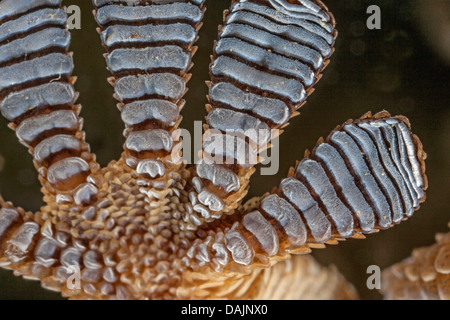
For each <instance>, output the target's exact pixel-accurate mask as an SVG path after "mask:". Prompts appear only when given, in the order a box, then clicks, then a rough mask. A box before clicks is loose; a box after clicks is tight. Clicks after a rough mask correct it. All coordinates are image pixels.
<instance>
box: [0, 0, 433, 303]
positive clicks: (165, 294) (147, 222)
mask: <svg viewBox="0 0 450 320" xmlns="http://www.w3.org/2000/svg"><path fill="white" fill-rule="evenodd" d="M318 3H320V2H318ZM322 6H323V5H322ZM321 71H322V70H320V72H321ZM317 78H320V75H319V74H318V75H317ZM312 90H313V89H312V88H309V90H308V93H311V92H312ZM293 115H296V114H293ZM372 117H373V118H374V119H378V118H384V117H390V115H389V114H387V113H380V114H376V115H374V116H372V115H371V114H367V115H365V116H364V117H363V119H370V118H372ZM398 119H401V120H402V121H405V122H406V123H407V120H406V119H405V118H403V117H398ZM415 147H416V150H417V157H418V159H419V161H420V163H421V165H422V167H421V171H422V172H421V173H422V174H423V175H424V172H425V168H424V159H425V153H424V152H423V150H422V146H421V144H420V141H419V140H418V138H415ZM125 157H126V154H124V155H123V156H122V158H121V159H120V160H119V161H113V162H111V163H110V164H109V165H108V166H107V167H106V168H103V169H100V170H98V171H97V170H93V171H94V172H95V178H92V179H94V180H95V181H94V183H95V185H96V187H97V188H98V190H99V191H98V194H97V196H96V199H95V201H93V202H92V203H91V204H79V205H77V204H75V203H73V202H72V203H67V204H64V203H61V201H59V200H58V199H57V195H56V192H53V190H52V188H49V187H48V184H47V183H46V181H44V179H42V178H41V182H42V183H43V185H44V188H43V189H42V191H43V194H44V201H45V202H46V203H47V205H45V206H44V207H42V208H41V210H40V211H39V212H37V213H35V214H34V215H33V214H32V213H28V212H24V211H23V210H21V209H16V210H17V212H18V213H19V218H17V219H16V220H14V222H13V223H12V224H11V225H10V226H8V229H7V231H6V232H5V233H4V234H2V237H1V238H0V266H2V267H4V268H8V269H12V270H13V271H14V273H15V274H16V275H21V276H24V277H26V278H30V279H36V280H40V281H41V283H42V286H43V287H45V288H48V289H50V290H55V291H60V292H61V293H62V295H63V296H65V297H70V298H73V299H109V298H119V299H176V298H182V299H200V298H202V299H204V298H230V299H238V298H239V299H249V298H269V297H270V298H283V299H298V298H319V299H320V298H340V299H347V298H349V299H350V298H355V297H356V294H355V293H354V291H353V289H352V288H351V286H350V285H348V284H346V282H345V281H344V280H343V279H342V278H341V277H340V276H339V275H337V274H336V272H335V271H334V270H333V269H332V270H330V271H328V270H325V269H322V268H321V267H320V266H318V265H316V264H315V263H314V262H313V261H312V260H308V259H307V258H298V257H296V258H295V259H293V260H289V259H290V258H291V254H304V253H309V252H310V251H311V248H322V247H324V246H325V245H324V244H323V243H317V242H316V241H314V239H311V238H309V239H308V241H307V243H306V244H304V245H302V246H301V247H299V248H295V249H293V250H290V249H289V248H286V247H287V243H286V242H287V241H286V239H281V238H280V242H283V243H282V245H281V248H280V251H279V252H277V254H275V255H273V256H271V257H268V256H267V255H266V254H264V253H262V252H261V250H260V248H257V251H258V250H259V251H258V252H257V253H258V256H257V259H255V261H253V263H251V264H250V265H246V266H243V265H242V264H239V263H236V262H234V261H233V260H231V261H229V262H228V263H225V264H223V265H221V266H220V265H218V264H217V263H215V261H212V262H211V263H210V261H209V260H210V257H211V255H213V256H214V254H215V255H216V256H215V258H220V259H221V258H223V257H219V252H223V251H219V250H227V249H224V248H225V243H224V239H223V233H224V232H226V231H227V230H229V229H230V228H232V225H233V223H234V222H236V221H239V220H240V219H241V218H242V217H243V216H244V215H245V214H246V213H249V212H250V211H251V210H253V209H254V208H256V207H257V206H258V202H259V199H257V200H256V201H250V202H248V203H246V204H244V205H242V204H241V202H242V199H243V197H244V196H245V194H246V193H247V189H248V183H249V178H250V175H251V174H252V173H253V170H252V169H251V170H249V171H247V172H240V180H242V182H243V183H242V185H243V186H244V187H243V188H241V189H240V190H239V191H238V192H236V194H234V195H233V198H230V199H232V200H233V201H231V200H229V201H228V202H229V206H227V207H226V208H225V209H224V210H223V211H224V212H223V213H224V214H225V213H226V214H227V216H226V217H225V218H223V219H219V220H218V221H213V222H211V223H208V224H204V225H202V226H201V227H200V228H198V229H197V228H193V227H192V225H191V223H190V221H189V219H188V218H189V214H190V213H191V212H192V200H191V199H190V198H189V193H191V192H194V193H195V190H194V187H193V185H192V178H193V174H192V170H189V169H187V168H186V167H185V165H184V164H181V163H175V164H174V165H173V166H170V167H169V168H168V170H167V172H166V173H165V174H164V175H163V176H162V177H159V178H155V179H150V178H146V177H143V176H142V175H140V174H138V173H137V172H136V171H135V170H134V169H132V168H130V167H129V166H127V165H126V164H125V160H124V159H125ZM95 169H97V168H95ZM292 173H293V171H292V170H291V171H290V175H292ZM424 178H425V180H426V177H425V176H424ZM425 189H426V186H425ZM69 193H70V191H69ZM421 200H422V201H423V200H424V199H421ZM0 208H1V209H12V208H14V207H13V206H12V205H11V204H10V203H5V202H4V201H3V200H0ZM25 222H35V223H36V224H37V226H38V229H39V230H38V232H37V233H35V234H33V239H32V241H31V242H30V244H29V245H28V246H27V247H26V248H23V247H22V248H21V247H19V246H18V242H17V241H14V236H15V235H16V234H17V232H18V231H20V230H21V227H22V226H23V223H25ZM379 229H380V228H379V227H378V226H375V229H374V230H373V231H372V232H375V231H378V230H379ZM350 237H353V238H358V239H361V238H364V235H363V234H362V232H361V230H358V229H357V228H355V230H354V232H353V233H352V234H351V236H350ZM43 240H45V241H48V242H49V243H51V244H52V251H49V252H45V254H43V253H42V252H41V251H40V250H39V249H40V247H39V245H40V244H41V243H42V241H43ZM340 240H343V238H342V237H341V236H339V235H338V234H335V233H333V235H332V237H331V239H330V240H328V241H327V242H326V243H327V244H335V243H337V242H338V241H340ZM252 241H254V239H253V240H252ZM228 256H230V254H229V253H228ZM199 257H200V259H199ZM202 257H207V258H203V261H207V262H208V263H204V262H202ZM70 266H79V268H80V271H81V288H79V289H73V290H72V289H70V288H69V287H68V286H67V280H68V279H70V276H71V273H70V271H69V269H68V268H69V267H70ZM268 267H272V268H270V269H269V268H268ZM281 275H286V277H283V278H282V279H281V280H280V276H281ZM319 275H320V276H319ZM302 277H305V278H307V279H311V277H318V278H319V279H322V280H323V281H313V283H312V284H311V285H313V286H315V289H313V288H310V289H309V292H308V293H311V292H317V295H303V294H300V292H297V293H298V295H294V294H295V292H291V291H290V292H289V293H292V295H290V294H289V293H288V294H287V295H282V294H281V293H280V292H279V291H277V284H280V283H282V284H283V286H286V288H289V287H290V286H293V287H298V285H299V283H300V282H302V281H303V279H302ZM324 286H326V289H324ZM262 287H265V288H266V289H267V291H266V292H265V293H266V294H267V295H262V293H264V292H263V291H264V290H260V289H259V288H262ZM338 289H342V291H340V290H338ZM323 292H326V293H328V296H324V295H322V294H323Z"/></svg>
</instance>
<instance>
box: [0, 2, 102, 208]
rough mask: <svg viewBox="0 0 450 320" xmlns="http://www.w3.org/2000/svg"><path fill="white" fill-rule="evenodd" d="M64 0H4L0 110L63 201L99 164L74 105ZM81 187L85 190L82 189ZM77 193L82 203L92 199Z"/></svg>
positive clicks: (49, 187) (86, 184)
mask: <svg viewBox="0 0 450 320" xmlns="http://www.w3.org/2000/svg"><path fill="white" fill-rule="evenodd" d="M60 5H61V1H60V0H39V1H9V0H5V1H2V2H1V14H0V74H1V77H0V99H1V100H0V111H1V113H2V114H3V116H4V117H5V118H6V119H8V120H9V121H11V124H10V126H11V128H13V129H14V130H16V134H17V136H18V138H19V140H20V141H21V142H22V143H23V144H24V145H26V146H27V147H28V148H29V151H30V153H31V154H32V155H33V157H34V160H35V165H36V167H37V168H38V170H39V172H40V179H41V181H46V182H45V183H44V185H45V187H46V189H47V190H48V191H49V192H51V193H53V194H58V195H59V199H62V200H63V201H66V202H71V201H74V199H73V198H71V196H69V193H70V191H73V190H74V189H75V188H78V187H79V188H81V189H85V188H89V189H91V190H92V193H91V194H90V196H93V198H95V197H94V196H95V193H96V188H97V187H96V186H95V185H94V184H92V183H90V182H87V181H88V180H90V181H93V180H95V179H90V178H89V176H90V175H91V174H95V172H96V171H97V170H98V166H97V165H96V163H95V157H94V156H93V155H92V154H91V153H90V152H89V146H88V145H87V144H86V143H85V142H84V133H83V132H82V131H81V128H82V120H81V119H80V118H79V117H78V114H79V112H80V106H76V105H75V101H76V99H77V95H78V94H77V93H76V92H75V90H74V87H73V84H74V82H75V78H73V77H71V74H72V70H73V59H72V55H71V54H70V53H68V51H67V50H68V47H69V44H70V33H69V32H68V30H67V28H66V21H67V16H66V13H65V12H64V10H63V9H61V8H60ZM81 189H80V190H81ZM93 198H92V199H91V198H90V197H89V198H84V197H81V198H80V197H77V199H76V200H75V201H76V202H77V203H78V204H80V203H82V202H89V201H91V200H93Z"/></svg>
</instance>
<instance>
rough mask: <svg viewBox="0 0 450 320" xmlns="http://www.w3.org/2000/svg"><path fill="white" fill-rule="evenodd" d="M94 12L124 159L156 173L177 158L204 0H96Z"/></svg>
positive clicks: (150, 174)
mask: <svg viewBox="0 0 450 320" xmlns="http://www.w3.org/2000/svg"><path fill="white" fill-rule="evenodd" d="M94 6H95V7H96V10H95V11H94V14H95V18H96V20H97V22H98V24H99V25H100V27H101V29H100V30H99V32H100V36H101V39H102V43H103V45H104V46H105V48H106V49H107V51H108V54H107V55H106V56H105V57H106V63H107V66H108V69H109V70H110V71H111V73H112V75H113V77H112V78H111V79H110V83H111V84H112V85H113V86H114V90H115V97H116V98H117V99H118V100H119V101H120V104H119V109H120V110H121V112H122V119H123V121H124V123H125V124H126V127H127V129H126V131H125V136H126V142H125V145H124V147H125V151H126V155H125V158H126V162H127V164H128V165H129V166H130V167H131V168H133V169H136V170H137V171H138V173H139V174H142V175H143V176H145V177H151V178H160V177H161V176H164V175H165V174H166V172H167V171H168V169H169V168H173V166H174V164H175V161H173V160H172V159H171V158H172V156H173V155H172V150H175V151H174V152H175V153H177V152H178V151H176V150H177V145H178V144H179V143H180V142H179V141H174V138H173V136H172V133H173V131H174V130H175V129H176V128H177V127H178V124H179V122H180V121H181V115H180V111H181V108H182V107H183V105H184V100H182V97H183V95H184V94H185V93H186V91H187V89H186V83H187V81H188V80H189V78H190V75H189V74H187V72H188V71H189V69H190V68H191V67H192V56H193V55H194V53H195V51H196V48H194V47H192V45H193V43H194V42H195V41H196V40H197V38H198V30H199V28H200V26H201V20H202V18H203V13H204V8H203V1H198V0H197V1H187V0H186V1H150V2H145V3H144V2H143V1H106V0H95V1H94Z"/></svg>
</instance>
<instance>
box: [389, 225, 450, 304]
mask: <svg viewBox="0 0 450 320" xmlns="http://www.w3.org/2000/svg"><path fill="white" fill-rule="evenodd" d="M449 226H450V224H449ZM382 279H383V280H382V283H383V284H384V286H383V287H382V291H383V295H384V297H385V298H386V299H392V300H450V232H449V233H438V234H437V235H436V243H434V244H433V245H431V246H429V247H422V248H417V249H414V250H413V252H412V255H411V257H409V258H407V259H405V260H403V261H402V262H399V263H397V264H395V265H393V266H392V267H390V268H388V269H386V270H385V271H384V272H383V278H382Z"/></svg>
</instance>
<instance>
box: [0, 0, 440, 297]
mask: <svg viewBox="0 0 450 320" xmlns="http://www.w3.org/2000/svg"><path fill="white" fill-rule="evenodd" d="M93 6H94V16H95V19H96V21H97V23H98V25H99V28H98V32H99V35H100V39H101V42H102V44H103V46H104V48H105V51H106V54H105V59H106V64H107V67H108V70H109V71H110V72H111V77H110V78H109V79H108V81H109V83H110V84H111V85H112V86H113V87H114V92H115V93H114V97H115V98H116V99H117V101H118V105H117V106H118V109H119V110H120V112H121V117H122V120H123V122H124V124H125V131H124V136H125V143H124V146H123V153H122V155H121V157H120V159H118V160H117V161H111V162H110V163H109V164H108V165H107V166H106V167H101V166H100V165H99V164H98V163H97V161H96V156H95V154H94V153H92V152H91V150H90V147H89V144H88V143H87V142H86V140H85V133H84V131H83V128H82V126H83V119H82V118H81V117H80V111H81V106H80V105H78V104H76V100H77V98H78V93H77V92H76V91H75V87H74V86H75V82H76V78H75V77H74V76H72V71H73V67H74V65H73V59H72V53H71V52H69V45H70V32H69V31H68V29H67V15H66V13H65V12H64V10H63V9H62V7H61V0H24V1H15V0H1V1H0V111H1V113H2V115H3V116H4V117H5V118H6V119H7V120H8V121H10V124H9V126H10V128H11V129H12V130H15V132H16V134H17V137H18V139H19V141H20V142H21V143H22V144H23V145H25V146H26V147H27V148H28V150H29V152H30V154H31V155H32V156H33V161H34V165H35V167H36V170H37V171H38V174H39V181H40V182H41V184H42V193H43V200H44V202H45V205H44V206H42V207H41V209H40V210H39V211H38V212H36V213H31V212H26V211H24V210H23V209H21V208H18V207H15V206H14V205H13V204H11V203H9V202H6V201H4V200H3V199H2V198H0V266H1V267H3V268H6V269H11V270H13V271H14V274H15V275H17V276H23V277H24V278H27V279H35V280H39V281H40V282H41V284H42V286H43V287H44V288H47V289H49V290H54V291H58V292H61V294H62V295H63V296H64V297H69V298H72V299H218V298H220V299H224V298H226V299H356V298H357V297H358V296H357V293H356V292H355V290H354V288H353V287H352V286H351V285H350V284H348V283H347V282H346V281H345V279H344V278H343V277H342V276H341V275H340V274H339V273H338V272H337V270H336V269H334V268H329V269H327V268H324V267H322V266H320V265H318V264H317V262H315V261H314V260H313V259H312V258H310V257H308V256H301V254H307V253H309V252H311V249H314V248H324V247H325V245H326V244H337V243H338V242H339V241H343V240H345V239H350V238H354V239H364V238H365V235H366V234H371V233H374V232H378V231H380V230H385V229H388V228H390V227H393V226H394V225H397V224H399V223H401V222H402V221H404V220H407V219H408V218H409V217H411V216H412V215H413V213H414V211H416V210H417V209H419V207H420V204H421V203H422V202H424V201H425V197H426V195H425V190H426V189H427V186H428V181H427V177H426V175H425V159H426V153H425V152H424V150H423V147H422V143H421V142H420V140H419V138H418V137H417V136H416V135H415V134H413V133H412V131H411V125H410V123H409V120H408V119H407V118H406V117H404V116H401V115H398V116H392V115H390V114H389V113H388V112H387V111H381V112H378V113H375V114H372V113H371V112H367V113H366V114H364V115H362V116H361V117H360V118H357V119H354V120H353V119H350V120H348V121H346V122H345V123H343V124H340V125H339V126H337V127H336V128H334V130H332V131H331V132H330V134H329V135H328V136H327V137H326V138H320V139H319V140H318V142H317V144H316V146H315V147H314V148H312V149H311V151H306V152H305V158H304V159H303V160H301V161H299V162H298V163H297V164H296V165H295V167H292V168H291V169H290V170H289V172H288V176H287V178H285V179H283V180H282V181H281V182H280V184H279V186H277V187H275V188H274V189H273V191H272V192H271V193H268V194H265V195H263V196H261V197H258V198H253V199H250V200H248V201H246V202H245V203H244V202H243V200H244V198H245V196H246V195H247V192H248V189H249V183H250V178H251V176H252V174H253V173H254V172H255V165H257V164H258V163H260V162H261V161H262V158H261V156H260V153H262V152H263V151H264V150H265V149H267V148H270V146H271V145H270V140H271V138H274V137H276V136H277V135H279V134H281V133H282V130H283V129H284V128H285V127H286V126H287V125H288V121H289V120H290V119H292V118H293V117H295V116H297V115H299V112H298V109H299V108H300V107H302V106H303V105H304V103H305V102H306V99H307V97H308V96H309V95H310V94H312V92H313V91H314V89H313V87H314V85H315V84H316V83H317V82H318V81H319V80H320V78H321V77H322V72H323V71H324V69H325V67H326V66H327V65H328V64H329V62H330V58H331V56H332V54H333V52H334V44H335V41H336V37H337V31H336V30H335V24H336V23H335V19H334V17H333V15H332V14H331V12H329V11H328V9H327V7H326V6H325V5H324V4H323V3H322V2H321V1H319V0H240V1H233V3H232V4H231V7H230V9H229V10H227V11H225V12H224V25H223V26H221V27H220V28H219V35H218V41H217V42H216V44H215V46H214V52H213V56H212V62H211V65H210V77H211V79H210V81H208V82H207V85H208V88H209V94H208V100H209V103H208V104H207V106H206V110H207V111H208V115H207V117H206V123H205V124H204V130H205V133H204V135H203V148H202V152H201V159H202V160H201V161H200V162H199V163H197V164H195V165H194V166H187V164H186V163H185V162H184V161H183V160H182V158H181V155H182V142H183V141H182V138H181V135H180V130H179V125H180V123H181V118H182V117H181V113H180V112H181V110H182V108H183V106H184V104H185V101H184V100H183V96H184V94H185V93H186V91H187V83H188V81H189V79H190V77H191V74H189V70H190V69H191V67H192V65H193V64H192V57H193V55H194V54H195V52H196V51H197V48H196V47H195V46H194V43H195V41H196V40H197V39H198V31H199V29H200V27H201V25H202V18H203V16H204V14H205V4H204V1H203V0H190V1H188V0H186V1H181V0H180V1H170V0H152V1H143V0H126V1H125V0H93ZM274 132H275V133H274ZM255 133H256V134H255ZM228 134H231V136H232V139H231V140H230V139H228V137H227V136H228ZM239 148H241V149H239ZM243 151H245V152H243ZM247 151H248V153H247ZM447 238H448V237H447ZM439 239H444V240H442V241H443V242H442V241H441V240H439ZM447 240H448V239H447ZM438 242H439V243H440V244H442V243H444V245H443V246H444V247H445V237H443V238H442V237H441V238H438ZM447 242H448V241H447ZM446 252H448V250H447V251H446ZM419 258H420V259H422V256H421V255H420V257H419ZM447 258H448V257H447ZM423 259H425V260H426V259H428V258H423ZM438 260H439V259H438ZM447 260H448V259H447ZM447 260H445V257H444V258H441V259H440V260H439V261H443V263H444V265H445V266H446V267H445V266H444V267H442V268H441V269H442V270H443V271H444V273H445V272H448V261H447ZM426 261H428V260H426ZM445 263H447V264H445ZM438 266H440V265H439V264H438ZM441 269H437V271H436V272H437V273H436V274H437V276H436V279H437V280H439V279H440V273H439V272H441V271H442V270H441ZM387 274H388V275H389V273H387ZM76 276H79V278H80V279H79V280H80V286H78V287H75V288H74V287H72V286H71V285H69V284H70V283H72V280H73V279H74V277H76ZM387 277H389V276H387ZM312 279H313V280H314V281H312ZM389 279H394V278H393V277H390V278H389ZM392 281H393V285H394V286H395V281H396V280H395V279H394V280H392ZM433 283H434V282H433ZM446 283H447V287H448V280H447V282H446ZM441 287H442V284H441V282H437V284H436V288H441ZM294 289H295V290H294ZM439 290H440V291H439V292H438V294H440V295H441V296H443V297H448V289H446V290H447V291H445V290H444V289H439ZM392 297H395V296H394V295H392Z"/></svg>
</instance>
